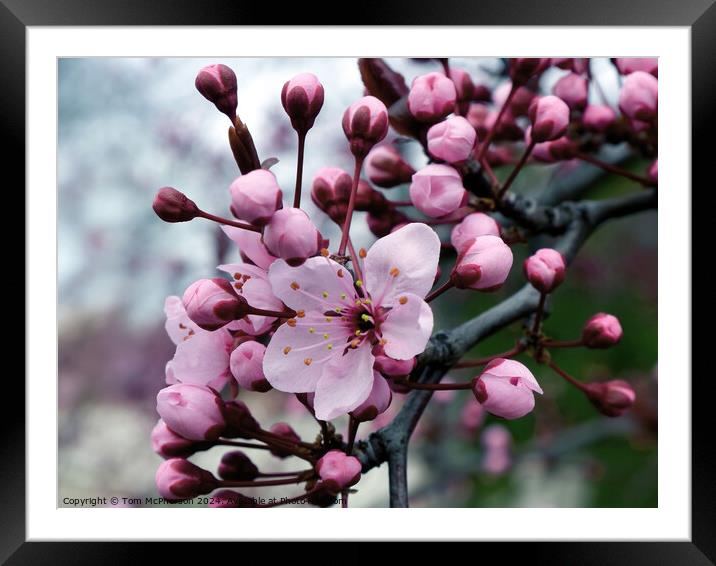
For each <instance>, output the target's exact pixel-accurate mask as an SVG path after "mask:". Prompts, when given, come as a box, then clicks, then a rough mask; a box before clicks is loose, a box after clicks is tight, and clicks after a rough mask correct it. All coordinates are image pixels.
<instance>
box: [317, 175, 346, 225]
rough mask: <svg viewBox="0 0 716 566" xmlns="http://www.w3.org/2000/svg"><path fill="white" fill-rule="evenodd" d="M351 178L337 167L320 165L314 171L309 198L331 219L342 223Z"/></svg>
mask: <svg viewBox="0 0 716 566" xmlns="http://www.w3.org/2000/svg"><path fill="white" fill-rule="evenodd" d="M352 187H353V179H352V178H351V176H350V175H349V174H348V173H346V172H345V171H344V170H343V169H339V168H338V167H322V168H321V169H319V170H318V171H317V172H316V176H315V177H314V178H313V184H312V186H311V200H313V203H314V204H315V205H316V206H317V207H318V208H319V209H321V210H322V211H323V212H325V213H326V214H327V215H328V216H329V217H330V218H331V220H333V221H334V222H336V223H337V224H342V223H343V221H344V220H345V217H346V211H347V209H348V199H349V198H350V194H351V188H352Z"/></svg>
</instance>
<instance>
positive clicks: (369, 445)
mask: <svg viewBox="0 0 716 566" xmlns="http://www.w3.org/2000/svg"><path fill="white" fill-rule="evenodd" d="M503 202H504V204H503V209H502V210H501V212H503V214H505V215H506V216H508V217H509V218H511V219H513V220H514V221H515V222H516V223H518V224H519V225H521V226H523V227H525V228H527V229H528V230H530V232H531V234H541V233H547V234H551V235H559V236H560V237H559V239H558V241H557V242H556V244H555V246H554V247H555V249H557V250H558V251H560V252H561V253H562V254H563V255H564V257H565V259H566V261H567V262H568V263H571V261H572V260H573V259H574V258H575V256H576V254H577V252H578V251H579V249H580V248H581V246H582V245H583V244H584V242H585V241H586V240H587V239H588V238H589V236H590V235H591V234H592V232H594V230H596V228H598V227H599V226H600V225H601V224H603V223H604V222H606V221H607V220H610V219H612V218H619V217H623V216H627V215H631V214H635V213H638V212H641V211H645V210H649V209H654V208H656V207H657V193H656V191H654V190H640V191H639V192H636V193H633V194H629V195H627V196H623V197H614V198H609V199H603V200H594V201H589V200H585V201H579V202H564V203H561V204H557V205H554V206H546V205H544V204H540V203H538V202H537V201H536V200H535V199H530V198H526V197H520V196H516V195H513V194H508V195H506V198H505V199H504V201H503ZM538 302H539V293H538V292H537V291H536V290H535V289H533V288H532V287H531V286H529V285H526V286H524V287H523V288H522V289H520V290H519V291H518V292H516V293H515V294H513V295H512V296H511V297H509V298H507V299H505V300H504V301H502V302H501V303H499V304H497V305H495V306H494V307H492V308H490V309H488V310H487V311H485V312H483V313H482V314H480V315H478V316H476V317H475V318H473V319H471V320H469V321H467V322H465V323H463V324H462V325H460V326H458V327H457V328H455V329H452V330H449V331H440V332H437V333H436V334H435V335H433V337H432V338H431V339H430V342H429V343H428V346H427V348H426V349H425V352H423V354H422V355H421V356H420V357H419V359H418V365H417V367H416V369H415V370H414V372H413V375H412V376H411V379H415V380H417V381H418V382H419V383H439V382H440V380H441V379H442V378H443V376H444V375H445V374H446V373H447V372H448V371H449V370H450V368H451V367H452V366H453V365H454V364H455V363H456V362H457V361H458V360H459V359H460V358H461V357H462V356H463V355H464V354H465V353H466V352H467V351H468V350H470V349H471V348H472V347H474V346H475V345H477V344H478V343H480V342H481V341H482V340H484V339H485V338H487V337H489V336H491V335H492V334H494V333H496V332H497V331H499V330H501V329H502V328H505V327H506V326H509V325H510V324H512V323H514V322H516V321H518V320H520V319H523V318H525V317H528V316H530V315H531V314H532V313H534V311H535V310H536V308H537V305H538ZM431 397H432V391H429V390H415V391H412V392H411V393H409V394H408V396H407V399H406V400H405V403H404V405H403V407H402V408H401V410H400V411H399V413H398V414H397V415H396V416H395V418H394V419H393V421H392V422H391V423H390V424H388V425H387V426H385V427H383V428H381V429H380V430H378V431H377V432H374V433H373V434H371V435H370V436H369V437H368V438H367V439H366V440H364V441H361V442H360V443H358V444H357V445H356V450H355V454H356V456H357V457H358V458H359V459H360V460H361V463H362V465H363V472H366V471H368V470H370V469H372V468H374V467H376V466H379V465H381V464H382V463H383V462H388V466H389V477H390V480H389V487H390V505H391V507H407V506H408V484H407V465H406V464H407V450H408V444H409V441H410V436H411V435H412V433H413V431H414V430H415V427H416V426H417V424H418V421H419V420H420V417H421V416H422V414H423V412H424V410H425V408H426V407H427V404H428V402H429V401H430V399H431Z"/></svg>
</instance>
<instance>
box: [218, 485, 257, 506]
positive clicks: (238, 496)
mask: <svg viewBox="0 0 716 566" xmlns="http://www.w3.org/2000/svg"><path fill="white" fill-rule="evenodd" d="M210 499H211V501H210V502H209V507H238V508H247V507H256V499H254V498H253V497H249V496H248V495H244V494H243V493H239V492H238V491H232V490H231V489H220V490H219V491H217V492H216V493H213V494H212V495H211V498H210Z"/></svg>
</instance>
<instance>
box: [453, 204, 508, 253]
mask: <svg viewBox="0 0 716 566" xmlns="http://www.w3.org/2000/svg"><path fill="white" fill-rule="evenodd" d="M499 235H500V225H499V224H498V222H497V220H495V219H494V218H492V217H491V216H488V215H487V214H485V213H484V212H473V213H472V214H468V215H467V216H466V217H465V218H463V219H462V221H461V222H460V223H459V224H457V225H456V226H455V227H454V228H453V229H452V233H451V234H450V243H451V244H452V246H453V247H454V248H455V249H456V250H457V252H458V253H459V252H460V251H461V250H462V248H463V246H464V245H465V244H467V243H469V242H470V241H471V240H473V239H475V238H477V237H479V236H499Z"/></svg>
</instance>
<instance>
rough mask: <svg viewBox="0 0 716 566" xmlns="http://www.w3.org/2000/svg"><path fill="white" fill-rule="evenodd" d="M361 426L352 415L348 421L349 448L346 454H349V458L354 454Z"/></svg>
mask: <svg viewBox="0 0 716 566" xmlns="http://www.w3.org/2000/svg"><path fill="white" fill-rule="evenodd" d="M359 426H360V421H357V420H356V419H354V418H353V415H351V416H350V417H349V419H348V446H347V448H346V454H348V455H349V456H350V454H351V453H352V452H353V445H354V444H355V441H356V435H357V434H358V427H359Z"/></svg>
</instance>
